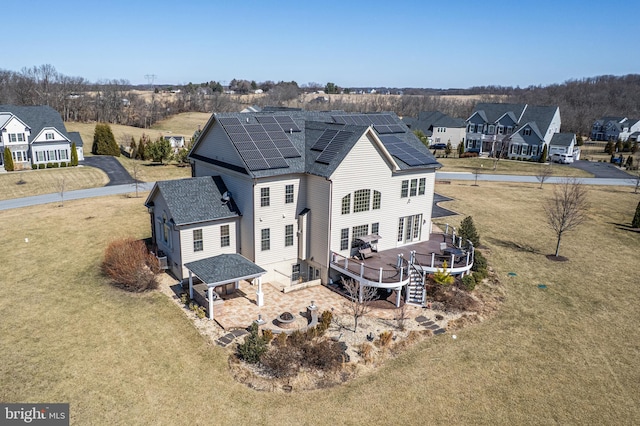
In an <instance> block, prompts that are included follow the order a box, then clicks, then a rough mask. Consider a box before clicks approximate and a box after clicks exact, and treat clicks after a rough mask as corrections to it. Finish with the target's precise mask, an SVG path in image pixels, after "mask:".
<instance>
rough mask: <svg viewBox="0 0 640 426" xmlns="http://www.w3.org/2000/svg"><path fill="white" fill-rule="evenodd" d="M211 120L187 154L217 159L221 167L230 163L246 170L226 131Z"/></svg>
mask: <svg viewBox="0 0 640 426" xmlns="http://www.w3.org/2000/svg"><path fill="white" fill-rule="evenodd" d="M211 120H212V121H213V122H212V124H211V126H210V127H209V126H207V127H205V129H206V132H205V131H203V132H202V134H201V135H200V137H199V138H198V142H197V143H196V146H194V147H193V149H192V150H191V152H190V153H189V156H190V157H194V158H198V157H200V158H208V159H211V160H214V161H217V162H218V163H219V164H218V165H219V166H221V167H225V165H232V166H235V167H236V168H241V169H242V170H245V172H246V168H245V165H244V163H243V161H242V159H241V158H240V155H239V154H238V151H236V149H235V147H234V146H233V143H232V142H231V140H230V139H229V136H228V135H227V133H226V132H225V131H224V129H223V128H222V126H221V125H220V124H219V123H217V122H216V121H215V119H214V118H213V117H212V119H211Z"/></svg>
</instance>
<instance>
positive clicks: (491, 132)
mask: <svg viewBox="0 0 640 426" xmlns="http://www.w3.org/2000/svg"><path fill="white" fill-rule="evenodd" d="M495 129H496V127H495V126H494V125H493V124H489V134H490V135H492V134H493V132H494V131H495Z"/></svg>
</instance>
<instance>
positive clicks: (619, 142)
mask: <svg viewBox="0 0 640 426" xmlns="http://www.w3.org/2000/svg"><path fill="white" fill-rule="evenodd" d="M615 148H616V152H622V142H621V141H620V139H618V141H617V142H616V145H615Z"/></svg>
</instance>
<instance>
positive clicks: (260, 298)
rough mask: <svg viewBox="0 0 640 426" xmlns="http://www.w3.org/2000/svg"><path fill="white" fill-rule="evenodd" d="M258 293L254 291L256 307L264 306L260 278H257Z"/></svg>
mask: <svg viewBox="0 0 640 426" xmlns="http://www.w3.org/2000/svg"><path fill="white" fill-rule="evenodd" d="M257 280H258V291H256V305H258V306H264V293H263V292H262V277H258V278H257Z"/></svg>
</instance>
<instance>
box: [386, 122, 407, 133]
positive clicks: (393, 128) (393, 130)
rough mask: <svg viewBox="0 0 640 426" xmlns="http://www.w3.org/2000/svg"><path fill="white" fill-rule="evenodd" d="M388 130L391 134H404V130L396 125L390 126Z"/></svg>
mask: <svg viewBox="0 0 640 426" xmlns="http://www.w3.org/2000/svg"><path fill="white" fill-rule="evenodd" d="M389 130H390V131H391V133H404V129H403V128H402V127H401V126H399V125H397V124H390V125H389Z"/></svg>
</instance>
